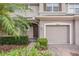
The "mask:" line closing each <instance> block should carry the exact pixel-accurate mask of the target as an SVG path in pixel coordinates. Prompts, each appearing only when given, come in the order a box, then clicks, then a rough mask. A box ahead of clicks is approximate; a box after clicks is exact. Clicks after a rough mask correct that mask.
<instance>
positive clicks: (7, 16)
mask: <svg viewBox="0 0 79 59" xmlns="http://www.w3.org/2000/svg"><path fill="white" fill-rule="evenodd" d="M27 9H28V6H27V5H26V4H13V3H12V4H11V3H0V27H1V28H2V31H4V32H6V33H8V34H9V35H13V36H20V35H21V34H22V33H23V32H25V31H26V30H27V29H28V28H29V26H30V24H31V23H30V22H29V21H28V20H27V18H25V17H23V16H21V15H16V16H17V17H16V18H14V17H12V16H11V14H12V13H14V12H15V11H16V10H23V11H26V10H27Z"/></svg>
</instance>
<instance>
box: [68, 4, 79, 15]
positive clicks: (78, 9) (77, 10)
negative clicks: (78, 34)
mask: <svg viewBox="0 0 79 59" xmlns="http://www.w3.org/2000/svg"><path fill="white" fill-rule="evenodd" d="M68 13H73V14H79V4H77V3H70V4H68Z"/></svg>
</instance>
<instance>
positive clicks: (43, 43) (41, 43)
mask: <svg viewBox="0 0 79 59" xmlns="http://www.w3.org/2000/svg"><path fill="white" fill-rule="evenodd" d="M35 47H36V48H37V49H47V47H48V40H47V38H38V39H37V42H36V45H35Z"/></svg>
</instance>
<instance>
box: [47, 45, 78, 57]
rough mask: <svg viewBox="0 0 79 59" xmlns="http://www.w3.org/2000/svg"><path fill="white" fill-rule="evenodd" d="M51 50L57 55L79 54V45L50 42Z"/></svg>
mask: <svg viewBox="0 0 79 59" xmlns="http://www.w3.org/2000/svg"><path fill="white" fill-rule="evenodd" d="M48 48H49V50H51V51H52V53H54V54H55V55H56V56H79V46H77V45H69V44H68V45H67V44H66V45H65V44H63V45H62V44H49V45H48Z"/></svg>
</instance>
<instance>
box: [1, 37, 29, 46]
mask: <svg viewBox="0 0 79 59" xmlns="http://www.w3.org/2000/svg"><path fill="white" fill-rule="evenodd" d="M5 44H6V45H11V44H14V45H16V44H17V45H21V44H28V36H20V37H19V38H15V37H0V45H5Z"/></svg>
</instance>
